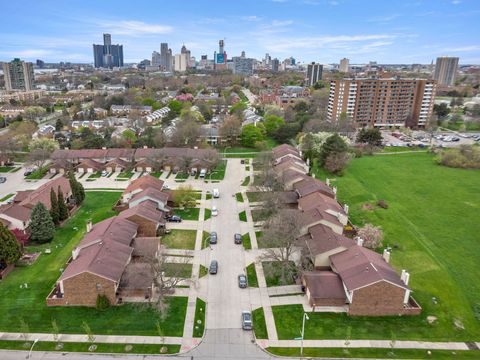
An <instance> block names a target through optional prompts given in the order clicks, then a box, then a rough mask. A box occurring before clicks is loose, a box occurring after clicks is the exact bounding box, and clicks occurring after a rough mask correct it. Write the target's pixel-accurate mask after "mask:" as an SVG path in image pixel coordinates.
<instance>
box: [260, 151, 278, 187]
mask: <svg viewBox="0 0 480 360" xmlns="http://www.w3.org/2000/svg"><path fill="white" fill-rule="evenodd" d="M272 158H273V155H272V153H271V152H261V153H260V154H259V155H258V156H257V158H256V159H255V163H254V166H255V170H256V171H255V178H256V183H257V184H258V185H257V188H258V190H261V191H281V190H283V185H282V183H281V182H280V181H279V179H278V176H277V174H276V172H275V171H274V170H273V168H272Z"/></svg>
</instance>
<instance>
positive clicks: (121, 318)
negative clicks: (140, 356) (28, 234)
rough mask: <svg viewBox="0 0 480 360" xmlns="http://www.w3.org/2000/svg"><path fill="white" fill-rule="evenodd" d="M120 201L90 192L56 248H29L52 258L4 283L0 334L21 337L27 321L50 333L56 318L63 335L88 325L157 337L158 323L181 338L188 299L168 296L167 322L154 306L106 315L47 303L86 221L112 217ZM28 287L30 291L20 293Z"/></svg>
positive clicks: (116, 195) (112, 309) (111, 331)
mask: <svg viewBox="0 0 480 360" xmlns="http://www.w3.org/2000/svg"><path fill="white" fill-rule="evenodd" d="M119 196H120V193H119V192H98V191H96V192H88V191H87V193H86V198H85V202H84V204H83V205H82V207H81V208H80V209H79V210H78V211H77V212H76V213H75V214H74V215H73V216H72V218H71V219H69V220H68V221H67V222H66V223H65V225H64V226H63V227H62V228H59V229H57V231H56V234H55V237H54V239H53V241H52V243H50V244H48V245H39V246H35V247H33V246H32V247H28V248H27V251H28V252H35V251H40V252H42V253H43V252H44V250H45V249H46V248H50V249H51V250H52V253H51V254H49V255H46V254H43V255H41V256H40V257H39V258H38V260H37V261H36V262H35V263H34V264H33V265H31V266H26V267H19V268H16V269H15V270H14V271H13V272H11V273H10V274H9V275H8V277H7V278H6V279H4V280H3V281H1V282H0V294H2V296H0V313H1V314H2V316H0V331H6V332H20V331H21V329H20V319H21V318H23V319H24V321H25V322H26V323H27V324H28V326H29V329H30V331H31V332H42V333H49V332H51V331H52V325H51V322H52V319H55V320H56V321H57V324H58V327H59V329H60V332H61V333H74V334H75V333H77V334H79V333H80V334H81V333H83V329H82V322H83V321H85V322H87V323H88V325H89V326H90V328H91V329H92V331H93V332H94V333H96V334H119V335H154V334H155V333H156V322H157V320H159V321H160V324H161V326H162V327H163V329H164V331H165V334H166V335H168V336H182V334H183V320H182V319H184V318H185V313H186V309H187V302H188V299H187V298H186V297H169V298H168V299H167V302H168V305H169V306H168V310H167V313H166V314H165V316H164V317H160V316H159V315H160V314H159V313H158V311H157V310H154V309H153V308H152V307H147V306H145V305H136V304H125V305H121V306H112V307H110V308H109V309H107V310H105V311H101V312H99V311H97V310H95V309H93V308H87V307H47V306H46V305H45V298H46V297H47V295H48V293H49V292H50V290H51V289H52V287H53V286H54V284H55V282H56V280H57V279H58V277H59V276H60V269H62V268H64V267H65V263H66V261H67V260H68V258H69V257H70V256H71V253H72V250H73V248H74V247H75V246H76V245H77V244H78V242H79V241H80V240H81V239H82V237H83V234H84V232H85V226H86V223H87V220H88V219H92V221H93V222H94V223H97V222H99V221H101V220H104V219H106V218H108V217H111V216H113V215H114V214H115V213H114V212H113V211H112V206H113V205H114V204H115V203H116V201H117V200H118V198H119ZM25 283H27V284H28V288H27V289H25V288H20V285H21V284H25Z"/></svg>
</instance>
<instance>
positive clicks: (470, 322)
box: [276, 153, 480, 341]
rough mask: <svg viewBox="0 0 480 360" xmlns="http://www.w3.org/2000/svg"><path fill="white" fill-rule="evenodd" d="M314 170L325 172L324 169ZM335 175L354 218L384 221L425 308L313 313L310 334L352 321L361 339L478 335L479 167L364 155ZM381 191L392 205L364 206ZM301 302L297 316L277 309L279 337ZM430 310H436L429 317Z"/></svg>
mask: <svg viewBox="0 0 480 360" xmlns="http://www.w3.org/2000/svg"><path fill="white" fill-rule="evenodd" d="M316 174H317V177H318V178H320V179H325V175H326V174H324V173H323V172H322V171H316ZM334 183H335V185H336V186H337V187H338V196H339V199H340V200H341V201H344V202H346V203H348V204H349V205H350V218H351V220H352V222H353V223H354V224H356V225H362V224H363V223H365V222H370V223H372V224H374V225H380V226H382V227H383V230H384V235H385V241H384V244H385V245H388V246H392V247H393V251H392V256H391V262H392V264H393V266H394V267H395V268H396V269H397V271H398V272H400V271H401V269H406V270H408V271H409V272H410V274H411V277H410V283H409V285H410V286H411V287H412V289H413V294H412V295H413V296H414V297H415V299H416V300H417V301H418V302H419V303H420V305H421V306H422V307H423V311H422V314H421V315H420V316H415V317H401V318H398V317H387V318H367V319H362V318H357V317H347V316H344V315H340V314H337V315H334V314H318V313H317V314H312V318H311V319H312V320H310V321H309V322H308V330H307V331H306V336H308V338H315V337H318V338H332V337H334V338H341V337H342V336H343V331H344V329H345V328H346V327H347V326H351V327H352V338H360V339H361V338H378V339H385V338H387V339H388V338H389V336H390V335H389V334H390V333H391V332H392V331H393V332H394V333H395V334H396V337H397V338H398V339H410V340H417V339H418V340H420V339H421V340H434V341H446V340H448V341H463V340H476V341H478V340H479V334H480V321H479V318H480V300H479V298H478V294H480V282H479V281H478V279H479V278H480V266H478V264H479V263H480V252H479V251H478V234H479V233H480V221H479V220H478V213H479V212H478V209H479V207H480V191H478V189H479V188H480V172H479V171H475V170H462V169H454V168H448V167H442V166H440V165H437V164H436V163H435V162H434V156H433V155H431V154H427V153H414V154H398V155H384V156H364V157H362V158H358V159H354V160H353V161H352V162H351V164H350V165H349V167H348V169H347V170H346V172H345V175H344V176H343V177H337V180H336V181H335V182H334ZM379 199H383V200H385V201H386V202H387V203H388V205H389V208H388V209H387V210H385V209H381V208H378V207H376V208H375V209H374V210H363V209H362V205H363V204H365V203H367V202H369V203H375V202H376V201H377V200H379ZM433 297H435V298H437V304H434V302H433V301H432V298H433ZM297 310H298V313H296V314H295V315H294V316H293V313H292V312H291V311H290V314H289V312H288V311H285V312H282V311H279V310H278V309H277V310H276V314H277V315H278V319H280V318H281V322H282V324H285V329H286V331H285V332H284V331H283V330H282V331H280V332H279V336H280V337H281V338H291V336H292V335H293V333H290V331H289V330H288V329H287V328H288V326H289V325H290V326H294V323H295V321H301V316H302V309H300V308H298V309H297ZM429 315H432V316H436V317H437V320H436V321H435V322H434V323H433V324H432V325H430V324H428V322H427V320H426V318H427V316H429ZM292 316H293V317H292ZM475 316H477V317H475ZM294 318H295V319H294ZM299 319H300V320H299ZM455 321H457V323H458V322H461V324H462V325H463V327H464V328H465V329H464V330H461V329H458V328H457V327H456V326H455V324H454V322H455ZM282 327H283V326H282ZM297 330H298V329H297ZM295 336H296V335H295Z"/></svg>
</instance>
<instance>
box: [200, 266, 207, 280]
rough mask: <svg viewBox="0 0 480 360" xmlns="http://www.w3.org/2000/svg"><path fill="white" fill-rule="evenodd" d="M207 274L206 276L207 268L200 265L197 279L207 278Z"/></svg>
mask: <svg viewBox="0 0 480 360" xmlns="http://www.w3.org/2000/svg"><path fill="white" fill-rule="evenodd" d="M207 274H208V269H207V267H206V266H203V265H202V264H200V270H199V272H198V277H199V278H201V277H204V276H207Z"/></svg>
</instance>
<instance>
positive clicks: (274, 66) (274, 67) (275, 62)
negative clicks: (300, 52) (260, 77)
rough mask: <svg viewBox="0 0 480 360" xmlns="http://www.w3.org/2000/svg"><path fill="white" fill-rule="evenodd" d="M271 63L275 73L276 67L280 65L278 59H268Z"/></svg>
mask: <svg viewBox="0 0 480 360" xmlns="http://www.w3.org/2000/svg"><path fill="white" fill-rule="evenodd" d="M270 63H271V65H272V72H274V73H276V72H278V68H279V66H280V61H279V60H278V59H277V58H275V59H273V60H271V61H270Z"/></svg>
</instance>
